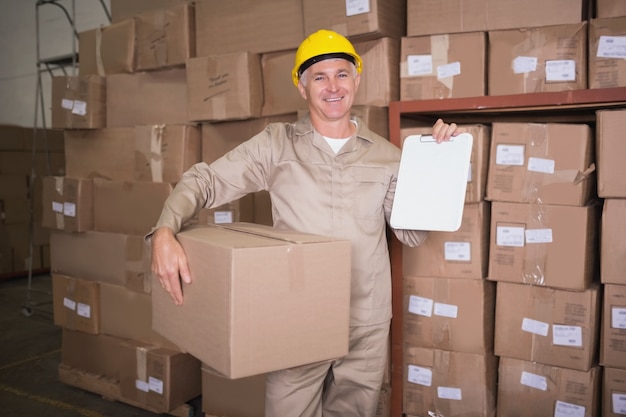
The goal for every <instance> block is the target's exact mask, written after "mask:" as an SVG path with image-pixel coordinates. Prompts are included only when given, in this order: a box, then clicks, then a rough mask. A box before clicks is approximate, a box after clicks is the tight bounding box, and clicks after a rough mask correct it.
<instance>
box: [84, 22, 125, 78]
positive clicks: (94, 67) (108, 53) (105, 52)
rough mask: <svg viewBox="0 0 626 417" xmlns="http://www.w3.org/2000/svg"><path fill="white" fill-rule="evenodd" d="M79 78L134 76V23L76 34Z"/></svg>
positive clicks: (113, 25)
mask: <svg viewBox="0 0 626 417" xmlns="http://www.w3.org/2000/svg"><path fill="white" fill-rule="evenodd" d="M78 50H79V51H80V66H79V68H78V73H79V75H90V74H96V75H101V76H104V75H110V74H120V73H129V72H134V71H135V67H136V62H135V61H136V52H135V51H136V26H135V19H133V18H129V19H126V20H123V21H120V22H118V23H112V24H110V25H107V26H102V27H98V28H96V29H89V30H86V31H84V32H81V33H79V36H78Z"/></svg>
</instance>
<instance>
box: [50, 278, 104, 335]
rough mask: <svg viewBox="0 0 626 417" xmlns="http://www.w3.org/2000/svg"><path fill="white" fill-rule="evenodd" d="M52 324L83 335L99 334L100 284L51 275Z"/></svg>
mask: <svg viewBox="0 0 626 417" xmlns="http://www.w3.org/2000/svg"><path fill="white" fill-rule="evenodd" d="M52 303H53V315H54V324H56V325H57V326H61V327H63V328H66V329H70V330H78V331H81V332H84V333H90V334H98V333H100V329H101V325H100V324H101V323H100V321H101V320H100V316H101V311H100V284H99V283H97V282H93V281H87V280H84V279H81V278H77V277H69V276H66V275H59V274H52Z"/></svg>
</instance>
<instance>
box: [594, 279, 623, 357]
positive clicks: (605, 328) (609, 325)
mask: <svg viewBox="0 0 626 417" xmlns="http://www.w3.org/2000/svg"><path fill="white" fill-rule="evenodd" d="M603 297H604V303H603V307H602V310H603V311H602V336H601V339H600V365H603V366H608V367H611V368H619V369H626V285H615V284H605V285H604V295H603Z"/></svg>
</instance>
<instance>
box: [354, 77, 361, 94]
mask: <svg viewBox="0 0 626 417" xmlns="http://www.w3.org/2000/svg"><path fill="white" fill-rule="evenodd" d="M360 84H361V74H357V75H356V77H354V92H357V91H359V85H360Z"/></svg>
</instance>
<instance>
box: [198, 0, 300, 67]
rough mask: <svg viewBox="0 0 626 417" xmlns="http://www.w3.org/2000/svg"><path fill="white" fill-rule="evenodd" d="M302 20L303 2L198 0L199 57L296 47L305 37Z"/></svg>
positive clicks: (278, 0)
mask: <svg viewBox="0 0 626 417" xmlns="http://www.w3.org/2000/svg"><path fill="white" fill-rule="evenodd" d="M302 22H303V14H302V3H301V2H299V1H293V0H266V1H264V2H259V1H257V0H234V1H228V2H218V1H214V0H196V56H198V57H201V56H209V55H214V54H225V53H231V52H241V51H249V52H252V53H257V54H260V53H266V52H277V51H284V50H288V49H294V50H295V49H296V48H298V45H300V42H302V40H303V39H304V38H305V32H304V30H303V23H302ZM242 28H245V30H242Z"/></svg>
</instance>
